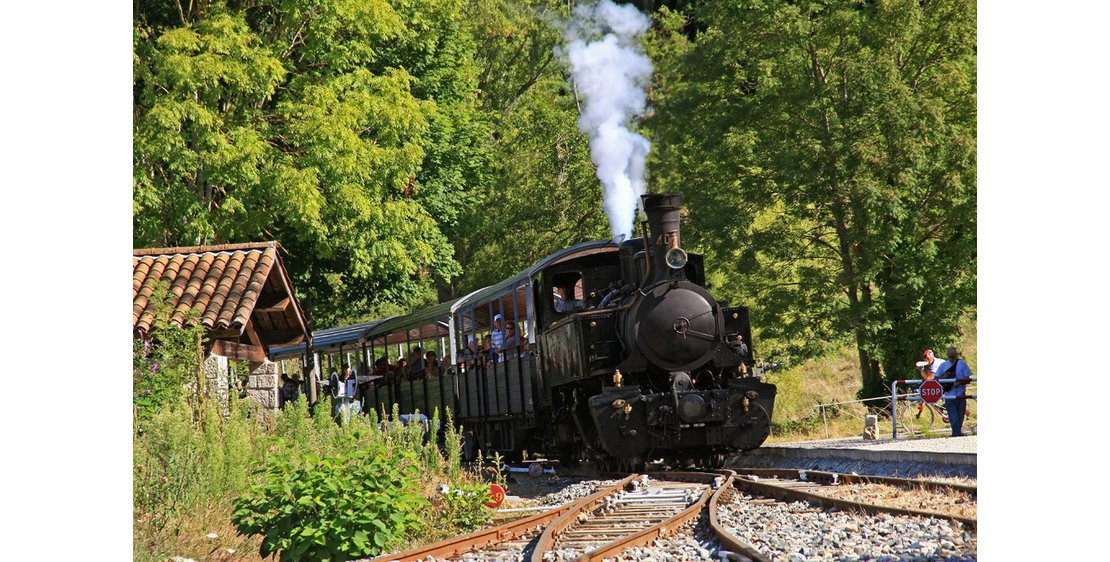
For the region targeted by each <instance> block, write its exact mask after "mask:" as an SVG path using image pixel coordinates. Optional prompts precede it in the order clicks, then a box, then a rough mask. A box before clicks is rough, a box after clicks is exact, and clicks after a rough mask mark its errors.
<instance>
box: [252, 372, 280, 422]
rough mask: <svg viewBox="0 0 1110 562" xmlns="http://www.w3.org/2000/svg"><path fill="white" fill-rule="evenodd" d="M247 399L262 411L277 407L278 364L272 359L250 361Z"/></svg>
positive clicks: (273, 409) (275, 409)
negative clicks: (259, 361) (257, 361)
mask: <svg viewBox="0 0 1110 562" xmlns="http://www.w3.org/2000/svg"><path fill="white" fill-rule="evenodd" d="M250 365H251V374H250V378H249V381H248V382H247V399H249V400H250V401H251V402H254V403H255V404H256V405H257V406H258V407H259V408H260V409H262V410H264V411H270V412H276V411H277V409H278V365H277V363H274V362H273V361H263V362H261V363H256V362H254V361H252V362H251V364H250Z"/></svg>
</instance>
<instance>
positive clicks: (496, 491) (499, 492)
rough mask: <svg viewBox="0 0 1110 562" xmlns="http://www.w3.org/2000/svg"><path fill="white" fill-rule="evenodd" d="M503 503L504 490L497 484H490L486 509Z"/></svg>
mask: <svg viewBox="0 0 1110 562" xmlns="http://www.w3.org/2000/svg"><path fill="white" fill-rule="evenodd" d="M503 501H505V488H502V487H501V485H499V484H490V485H489V501H488V502H486V507H489V508H496V507H498V506H500V505H501V502H503Z"/></svg>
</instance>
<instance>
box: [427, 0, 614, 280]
mask: <svg viewBox="0 0 1110 562" xmlns="http://www.w3.org/2000/svg"><path fill="white" fill-rule="evenodd" d="M569 13H570V10H569V6H568V5H567V4H566V3H565V2H561V1H559V0H546V1H543V2H538V3H536V5H534V6H533V5H530V4H527V3H522V2H518V1H515V0H479V1H476V2H473V3H472V4H471V5H470V7H469V8H468V11H467V17H468V20H469V21H471V22H472V27H471V30H472V33H473V34H474V37H475V42H476V43H477V44H478V45H479V48H478V51H477V57H478V58H477V64H478V69H479V82H478V84H479V91H480V97H481V103H482V107H483V108H484V109H485V111H486V112H487V114H488V115H489V119H490V123H491V131H490V136H489V150H490V154H491V156H490V160H489V167H488V170H489V171H488V173H489V178H490V180H489V181H488V182H487V183H486V189H484V190H483V191H482V192H481V193H480V196H479V200H478V204H476V205H474V206H473V207H471V208H470V209H469V210H468V211H467V212H465V213H463V214H461V216H460V224H459V228H458V229H457V230H456V231H455V232H454V233H453V235H452V239H453V242H454V247H455V256H456V259H457V260H458V261H459V262H460V263H461V264H462V265H463V269H464V270H465V272H466V273H464V274H463V275H462V276H461V277H459V278H457V279H456V281H455V282H454V283H453V284H452V285H451V286H449V287H445V288H444V291H443V296H444V297H447V296H458V295H460V294H465V293H466V292H469V291H470V290H473V289H475V288H478V287H481V286H483V285H487V284H490V283H495V282H497V281H499V280H501V279H504V278H505V277H508V276H510V275H512V274H515V273H517V272H518V271H520V270H522V269H524V268H525V267H527V266H528V265H530V264H532V263H533V262H535V261H537V260H538V259H540V258H542V257H543V256H545V255H547V254H550V253H551V252H553V251H555V250H558V249H560V248H564V247H566V246H569V245H572V244H575V243H578V242H582V241H585V240H595V239H598V238H603V237H605V236H607V235H608V227H607V223H606V219H605V214H604V213H603V212H602V209H601V187H600V185H599V184H598V181H597V177H596V175H595V174H594V170H593V163H592V162H591V161H590V153H589V145H588V142H587V139H586V138H585V137H584V136H583V135H582V134H581V133H580V132H579V131H578V129H577V126H576V122H577V119H578V99H577V97H576V95H575V92H574V90H573V89H572V88H570V86H569V85H568V83H567V80H566V77H565V72H566V69H565V68H564V66H563V62H562V61H561V60H560V59H559V57H558V56H557V54H556V48H557V47H558V46H559V45H560V44H561V35H560V31H559V25H558V22H559V21H560V20H561V19H563V18H566V17H567V16H568V15H569Z"/></svg>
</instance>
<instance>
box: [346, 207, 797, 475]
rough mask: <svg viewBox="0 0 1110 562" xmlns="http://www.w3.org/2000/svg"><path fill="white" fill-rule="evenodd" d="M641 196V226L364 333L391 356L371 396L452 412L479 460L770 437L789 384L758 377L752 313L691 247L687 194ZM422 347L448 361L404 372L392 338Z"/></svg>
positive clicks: (687, 454) (650, 455) (730, 448)
mask: <svg viewBox="0 0 1110 562" xmlns="http://www.w3.org/2000/svg"><path fill="white" fill-rule="evenodd" d="M642 201H643V210H644V212H645V214H646V215H647V225H648V229H649V231H650V232H649V233H645V235H644V237H642V238H635V239H631V240H625V241H624V242H622V243H620V244H619V245H618V244H616V243H614V242H612V241H608V240H603V241H596V242H587V243H583V244H579V245H577V246H573V247H570V248H566V249H564V250H561V251H559V252H557V253H555V254H552V255H550V256H548V257H546V258H544V259H542V260H540V261H539V262H537V263H536V264H534V265H533V266H532V267H530V268H528V269H527V270H525V271H523V272H521V273H519V274H518V275H516V276H513V277H511V278H509V279H506V280H504V281H502V282H501V283H498V284H496V285H493V286H490V287H485V288H483V289H479V290H478V291H475V292H473V293H471V294H469V295H467V296H465V297H462V298H459V299H456V300H454V301H450V302H447V303H442V304H440V305H438V306H436V307H432V308H429V309H425V310H422V311H418V312H416V313H413V314H410V315H406V316H400V317H394V318H390V319H387V320H385V321H382V322H380V323H377V324H375V325H374V326H372V327H370V328H369V329H368V330H367V333H366V334H365V336H364V338H363V340H362V342H361V344H362V346H363V347H364V348H365V349H366V350H367V351H368V353H367V357H368V358H379V357H380V359H377V364H378V365H379V368H378V369H376V370H375V371H374V372H373V374H374V375H375V376H372V377H370V378H371V379H373V382H371V384H370V387H369V388H368V390H367V392H365V393H364V395H363V399H364V400H365V401H366V404H365V406H364V407H373V408H375V409H379V411H384V412H388V411H389V407H390V406H391V405H393V404H394V403H396V404H398V405H399V408H400V411H402V412H415V411H422V412H430V411H432V410H433V409H436V408H439V409H440V411H446V410H450V411H451V412H452V414H453V415H454V417H455V420H456V422H457V423H459V424H461V425H462V426H463V428H464V444H465V449H466V450H465V453H466V454H467V456H471V457H473V456H476V455H477V454H478V451H484V452H487V453H489V452H493V451H499V452H501V453H502V454H503V455H505V456H507V457H509V458H510V459H515V460H525V459H526V458H527V457H528V456H529V455H530V453H533V452H542V453H544V454H545V455H548V456H558V457H561V458H563V459H565V460H568V461H576V460H583V459H587V460H596V461H602V462H611V461H621V462H625V463H640V462H644V461H647V460H651V459H658V458H667V459H686V460H696V461H703V462H713V460H714V459H720V458H722V457H723V455H725V454H727V453H730V452H734V451H738V450H749V449H754V448H756V447H759V446H760V445H761V444H762V443H763V441H764V440H765V439H766V438H767V435H768V433H769V431H770V421H771V415H772V410H773V408H774V401H775V392H776V388H775V386H774V385H772V384H767V383H764V382H763V381H762V380H761V379H760V378H759V377H757V376H754V366H755V365H754V360H753V359H752V355H753V354H752V352H753V349H754V348H753V346H752V339H751V327H750V323H749V314H748V309H747V308H745V307H738V306H727V305H726V303H721V302H718V301H717V300H716V299H714V298H713V296H712V295H711V294H710V293H709V291H707V290H706V288H705V277H704V264H703V259H702V257H701V256H700V255H696V254H688V253H687V252H686V251H685V250H683V248H682V245H681V237H680V221H681V216H680V210H681V207H682V195H681V194H677V193H673V194H649V195H644V196H643V200H642ZM491 336H493V337H492V338H491ZM484 339H494V340H500V341H497V342H495V344H496V345H493V346H491V348H492V349H489V350H485V349H483V346H482V345H481V343H479V342H482V341H483V340H484ZM476 343H477V345H476ZM414 344H415V346H416V349H418V350H419V351H420V352H425V350H427V349H429V348H430V347H436V348H437V356H438V354H439V352H442V355H443V360H442V364H441V365H440V366H439V367H436V366H435V365H434V364H433V363H432V361H433V360H432V359H428V363H424V364H421V365H419V366H411V365H410V366H409V369H410V370H409V371H408V372H405V371H401V372H396V370H394V371H392V372H391V371H390V368H389V367H388V366H386V365H385V362H383V360H384V358H386V357H389V356H390V355H389V354H390V352H391V351H392V350H393V349H394V347H393V346H395V345H396V346H397V347H398V349H397V351H398V352H400V353H402V354H403V353H404V352H405V350H406V346H407V349H408V350H410V351H411V350H412V349H413V347H414ZM383 350H384V351H383ZM418 361H419V360H418ZM417 367H418V368H417Z"/></svg>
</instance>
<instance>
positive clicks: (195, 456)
mask: <svg viewBox="0 0 1110 562" xmlns="http://www.w3.org/2000/svg"><path fill="white" fill-rule="evenodd" d="M230 400H231V402H230V407H229V408H228V409H227V410H226V412H227V414H226V415H225V414H224V410H223V409H222V408H221V407H220V405H218V404H216V403H215V401H207V402H206V403H205V404H204V405H203V409H202V411H199V412H198V411H197V410H196V408H197V406H196V403H195V402H189V401H187V400H185V398H184V397H180V399H179V401H178V402H176V403H174V404H171V405H170V406H168V407H165V408H163V409H161V410H160V411H157V412H154V413H152V414H151V416H150V417H149V419H147V420H145V421H141V422H140V423H138V424H136V427H135V431H134V435H133V440H134V504H135V516H134V549H135V553H134V554H135V557H136V559H139V560H165V559H167V558H170V557H173V556H185V557H191V558H195V559H213V558H217V559H218V557H219V556H218V555H219V553H220V552H224V553H225V554H226V552H227V549H233V550H235V551H236V552H241V553H242V554H247V553H249V552H251V551H254V552H257V553H259V554H261V555H263V556H266V555H269V554H272V553H276V554H278V557H279V558H280V559H282V560H298V559H309V558H316V559H319V558H321V557H325V558H329V557H330V558H333V559H338V558H344V557H355V556H370V555H373V554H377V553H379V552H382V551H383V549H397V548H403V547H405V546H408V545H410V544H415V543H420V542H427V541H429V540H436V539H439V538H444V537H446V536H452V535H455V534H459V533H463V532H466V531H470V530H473V529H475V528H477V527H478V526H481V525H483V524H486V523H488V521H489V512H488V511H489V510H488V509H487V508H485V507H484V506H483V505H482V504H484V503H485V501H487V496H488V489H487V488H486V487H485V486H483V485H482V484H481V482H480V479H479V478H478V477H477V475H475V474H471V473H468V472H466V471H464V470H462V468H461V465H460V463H459V459H460V451H461V442H460V435H459V431H458V430H457V429H456V428H454V427H452V424H453V420H452V419H451V416H450V412H448V415H447V416H446V418H447V424H445V426H446V428H445V430H444V431H443V438H444V439H443V443H442V448H441V444H440V443H438V442H437V441H438V440H437V439H435V435H436V432H434V431H431V432H425V429H424V427H422V426H421V425H420V424H416V423H410V424H408V425H404V424H401V423H400V422H399V421H396V420H399V419H400V418H399V417H398V415H397V414H398V412H397V411H396V409H395V410H394V411H393V412H392V415H390V416H388V417H387V418H386V419H384V420H382V419H379V417H378V415H377V414H376V413H373V412H372V413H370V414H369V415H366V416H353V417H351V418H350V420H349V421H348V422H346V423H343V424H337V423H336V422H335V421H333V420H332V419H331V417H330V416H328V415H316V416H311V415H309V412H308V407H307V403H306V401H305V400H298V401H295V402H292V403H290V404H288V405H287V407H286V408H285V410H283V411H281V412H278V413H277V414H276V415H275V416H273V418H272V422H270V423H263V421H262V420H263V419H265V418H264V417H263V416H261V415H259V414H258V412H256V411H253V410H252V406H251V405H250V404H249V403H247V402H246V401H244V400H239V399H237V398H236V397H235V396H234V393H232V396H231V398H230ZM325 405H326V404H321V405H320V406H325ZM318 411H319V412H326V411H327V409H326V408H324V407H321V408H318ZM439 419H440V415H439V412H438V411H437V412H434V413H433V415H432V423H433V424H432V426H431V427H432V428H435V427H437V425H438V423H439ZM441 483H443V484H447V485H448V486H449V487H450V489H451V490H452V491H453V492H452V493H451V494H449V495H447V496H443V495H441V494H439V493H438V492H437V491H436V487H437V484H441ZM384 506H389V507H388V508H387V507H384ZM286 511H288V513H286ZM291 514H296V517H293V518H291V517H289V515H291ZM233 518H234V521H233ZM213 532H214V533H216V534H218V535H219V538H217V539H215V540H212V539H207V538H206V536H207V535H208V534H209V533H213ZM213 548H215V549H216V550H213Z"/></svg>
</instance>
